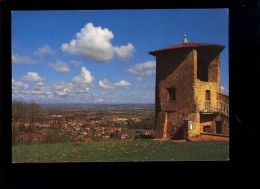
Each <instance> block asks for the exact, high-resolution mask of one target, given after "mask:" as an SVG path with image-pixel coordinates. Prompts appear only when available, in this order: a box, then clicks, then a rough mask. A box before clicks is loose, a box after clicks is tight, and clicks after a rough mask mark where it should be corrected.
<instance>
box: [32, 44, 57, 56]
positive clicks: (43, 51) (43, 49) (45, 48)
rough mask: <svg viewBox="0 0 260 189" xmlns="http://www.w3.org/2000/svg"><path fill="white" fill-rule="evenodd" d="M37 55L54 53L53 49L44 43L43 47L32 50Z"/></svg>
mask: <svg viewBox="0 0 260 189" xmlns="http://www.w3.org/2000/svg"><path fill="white" fill-rule="evenodd" d="M34 54H35V55H37V56H44V55H48V54H50V55H54V54H55V51H54V50H52V49H51V48H50V47H49V46H48V45H44V46H43V47H41V48H39V49H37V51H35V52H34Z"/></svg>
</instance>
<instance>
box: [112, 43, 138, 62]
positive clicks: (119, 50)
mask: <svg viewBox="0 0 260 189" xmlns="http://www.w3.org/2000/svg"><path fill="white" fill-rule="evenodd" d="M115 51H116V54H117V55H118V56H119V57H120V60H122V61H125V60H128V59H129V58H131V57H132V56H133V52H134V46H133V45H132V44H131V43H128V44H127V45H126V46H121V47H115Z"/></svg>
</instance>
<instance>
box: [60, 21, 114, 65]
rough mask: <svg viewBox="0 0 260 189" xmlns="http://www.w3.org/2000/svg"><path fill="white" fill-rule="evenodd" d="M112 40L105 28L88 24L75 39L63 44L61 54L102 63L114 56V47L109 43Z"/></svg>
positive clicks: (110, 33)
mask: <svg viewBox="0 0 260 189" xmlns="http://www.w3.org/2000/svg"><path fill="white" fill-rule="evenodd" d="M113 38H114V35H113V33H112V32H111V31H109V30H108V29H107V28H104V29H102V28H101V27H95V26H93V24H92V23H88V24H86V25H85V26H84V27H83V28H82V29H81V30H80V32H78V33H77V34H76V36H75V39H72V40H71V41H70V43H63V44H62V45H61V47H60V48H61V50H62V51H63V52H68V53H70V54H74V55H78V56H81V57H83V58H84V59H86V60H94V61H96V62H100V63H102V62H106V61H109V60H110V59H111V58H112V57H113V56H114V47H113V45H112V44H111V42H110V40H111V39H113Z"/></svg>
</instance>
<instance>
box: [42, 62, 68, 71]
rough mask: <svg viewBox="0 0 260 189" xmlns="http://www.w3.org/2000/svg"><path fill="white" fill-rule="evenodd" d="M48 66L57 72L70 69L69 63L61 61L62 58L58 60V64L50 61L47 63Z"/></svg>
mask: <svg viewBox="0 0 260 189" xmlns="http://www.w3.org/2000/svg"><path fill="white" fill-rule="evenodd" d="M47 68H52V69H53V70H55V71H56V72H63V73H65V72H69V71H70V68H69V65H68V64H66V63H65V62H62V61H60V60H57V61H56V64H54V63H49V64H48V65H47Z"/></svg>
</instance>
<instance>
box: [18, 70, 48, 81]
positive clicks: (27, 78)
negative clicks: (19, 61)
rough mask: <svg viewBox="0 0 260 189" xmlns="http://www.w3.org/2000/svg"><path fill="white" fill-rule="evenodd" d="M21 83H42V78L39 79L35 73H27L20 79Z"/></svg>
mask: <svg viewBox="0 0 260 189" xmlns="http://www.w3.org/2000/svg"><path fill="white" fill-rule="evenodd" d="M21 80H23V81H43V80H45V79H44V78H42V77H40V76H39V75H38V74H37V73H36V72H28V73H27V75H23V76H22V77H21Z"/></svg>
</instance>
